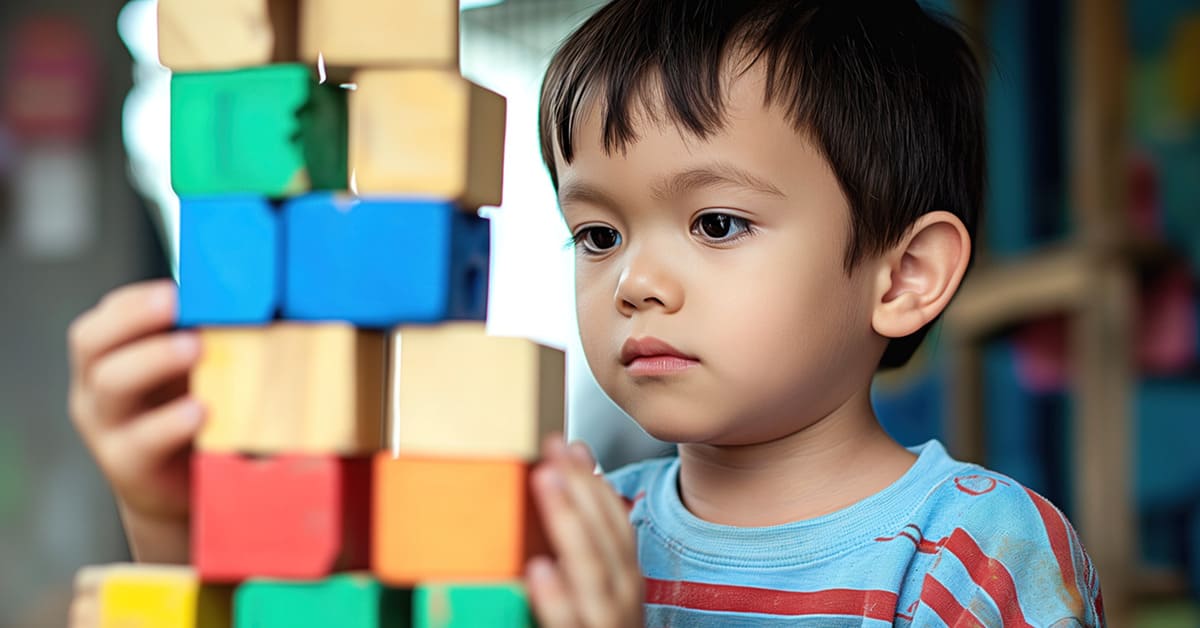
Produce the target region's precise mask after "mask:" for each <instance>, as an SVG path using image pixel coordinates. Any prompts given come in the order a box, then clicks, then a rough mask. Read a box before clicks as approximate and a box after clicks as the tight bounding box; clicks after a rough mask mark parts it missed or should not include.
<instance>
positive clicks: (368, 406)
mask: <svg viewBox="0 0 1200 628" xmlns="http://www.w3.org/2000/svg"><path fill="white" fill-rule="evenodd" d="M200 338H201V343H202V347H203V350H202V355H201V359H200V363H199V364H198V365H197V366H196V368H195V369H194V370H193V372H192V381H191V385H192V388H191V390H192V394H193V395H195V396H196V397H197V398H198V399H199V400H200V401H202V402H203V403H204V404H205V406H206V407H207V410H208V414H207V418H206V420H205V423H204V427H203V428H202V429H201V431H200V435H199V437H198V439H197V445H198V447H199V448H200V449H201V450H205V451H221V452H242V453H258V454H274V453H306V454H339V455H355V454H367V453H374V452H375V451H378V450H379V449H381V448H382V445H383V431H382V430H383V418H384V405H385V403H386V395H387V381H386V372H387V359H386V353H387V334H386V333H385V332H378V331H365V330H361V329H356V328H354V327H352V326H350V325H348V324H345V323H315V324H307V323H290V322H289V323H275V324H272V325H268V326H265V327H209V328H203V329H201V330H200Z"/></svg>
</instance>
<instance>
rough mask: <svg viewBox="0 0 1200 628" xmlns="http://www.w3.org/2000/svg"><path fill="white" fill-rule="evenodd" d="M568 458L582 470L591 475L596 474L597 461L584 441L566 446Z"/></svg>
mask: <svg viewBox="0 0 1200 628" xmlns="http://www.w3.org/2000/svg"><path fill="white" fill-rule="evenodd" d="M566 449H567V458H569V459H570V460H571V461H572V462H574V463H575V464H576V465H577V466H578V467H579V468H580V469H583V470H584V471H587V472H589V473H595V472H596V471H597V468H596V459H595V458H593V457H592V451H591V450H590V449H588V446H587V445H586V444H584V443H583V442H582V441H575V442H572V443H570V444H568V445H567V446H566Z"/></svg>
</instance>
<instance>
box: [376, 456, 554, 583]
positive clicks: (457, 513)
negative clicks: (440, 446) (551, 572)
mask: <svg viewBox="0 0 1200 628" xmlns="http://www.w3.org/2000/svg"><path fill="white" fill-rule="evenodd" d="M529 468H530V465H529V463H526V462H522V461H520V460H485V459H478V460H470V459H453V458H441V457H418V456H400V457H398V458H393V457H392V456H391V455H390V454H388V453H386V452H385V453H380V454H377V455H376V457H375V492H374V500H375V505H374V510H373V513H374V514H373V521H372V534H373V535H374V536H373V539H372V554H371V570H372V571H373V572H374V573H375V574H376V575H378V576H379V578H380V579H381V580H383V581H384V582H385V583H387V584H391V585H399V586H405V585H413V584H415V583H418V582H422V581H426V580H443V581H445V580H454V581H464V580H508V579H514V578H519V577H520V576H521V574H522V572H523V569H524V567H525V562H526V561H527V560H529V558H530V557H532V556H535V555H539V554H547V553H548V550H547V544H546V541H545V538H544V534H543V532H542V529H541V522H540V521H539V519H538V515H537V512H536V508H535V507H534V505H533V502H532V501H531V496H530V494H529Z"/></svg>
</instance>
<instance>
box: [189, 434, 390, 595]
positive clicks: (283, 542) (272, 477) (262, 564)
mask: <svg viewBox="0 0 1200 628" xmlns="http://www.w3.org/2000/svg"><path fill="white" fill-rule="evenodd" d="M371 483H372V478H371V459H370V458H367V457H363V458H339V457H336V456H295V455H282V456H274V457H268V458H251V457H245V456H239V455H236V454H220V453H208V452H199V453H197V454H195V455H194V456H193V459H192V500H193V508H192V562H193V563H194V564H195V565H196V570H197V571H198V572H199V573H200V576H201V577H202V578H204V580H205V581H206V582H238V581H241V580H244V579H246V578H250V577H254V576H262V577H270V578H300V579H313V578H323V577H325V576H328V575H329V574H331V573H333V572H334V571H337V570H347V569H349V570H352V569H365V568H366V566H367V561H368V556H369V554H368V552H369V549H368V544H369V540H370V533H369V530H370V510H371V505H370V495H371Z"/></svg>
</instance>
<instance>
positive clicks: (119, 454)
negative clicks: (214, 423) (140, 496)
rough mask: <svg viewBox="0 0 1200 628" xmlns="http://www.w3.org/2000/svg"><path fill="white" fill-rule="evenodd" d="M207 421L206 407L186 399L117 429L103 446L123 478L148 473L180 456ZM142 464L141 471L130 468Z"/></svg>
mask: <svg viewBox="0 0 1200 628" xmlns="http://www.w3.org/2000/svg"><path fill="white" fill-rule="evenodd" d="M203 420H204V407H203V406H202V405H201V404H200V402H198V401H197V400H196V399H194V398H192V397H182V398H180V399H176V400H175V401H172V402H169V403H167V404H166V405H163V406H159V407H158V408H154V409H153V410H149V411H147V412H145V413H143V414H141V415H139V416H137V417H135V418H134V419H132V420H130V421H129V423H128V424H126V425H125V426H123V427H121V428H120V429H118V430H116V431H115V432H114V433H113V434H112V435H111V436H110V437H109V438H108V439H106V441H105V442H104V443H102V446H103V447H104V448H105V450H106V453H108V454H109V455H108V456H106V457H107V458H108V459H109V461H110V463H111V464H112V465H113V467H114V474H117V475H121V476H123V477H129V476H133V475H135V474H144V473H146V472H147V471H148V469H154V468H156V467H158V466H159V465H161V464H162V463H163V462H164V461H166V460H167V459H168V458H171V457H172V456H174V455H176V454H178V453H179V452H180V451H182V450H183V449H184V448H186V447H187V446H188V445H189V444H190V443H191V442H192V439H193V438H195V436H196V432H197V431H198V430H199V429H200V425H201V424H202V423H203ZM127 461H138V464H139V468H136V469H134V468H129V467H128V465H129V464H130V462H127ZM122 465H125V466H124V467H122Z"/></svg>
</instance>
